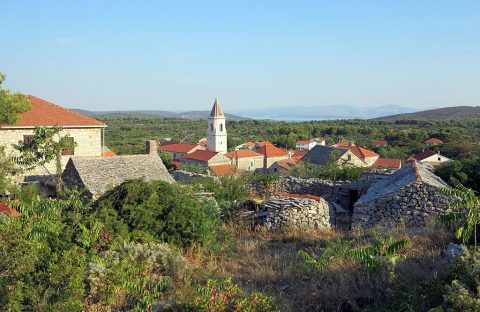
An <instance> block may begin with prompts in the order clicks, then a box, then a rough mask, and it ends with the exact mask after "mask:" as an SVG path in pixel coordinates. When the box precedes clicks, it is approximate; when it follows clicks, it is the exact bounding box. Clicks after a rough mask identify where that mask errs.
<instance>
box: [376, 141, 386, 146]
mask: <svg viewBox="0 0 480 312" xmlns="http://www.w3.org/2000/svg"><path fill="white" fill-rule="evenodd" d="M387 144H388V142H387V141H385V140H373V141H372V145H376V146H379V145H387Z"/></svg>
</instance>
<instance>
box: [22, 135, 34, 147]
mask: <svg viewBox="0 0 480 312" xmlns="http://www.w3.org/2000/svg"><path fill="white" fill-rule="evenodd" d="M33 138H34V136H33V135H24V136H23V143H25V145H30V144H32V142H33Z"/></svg>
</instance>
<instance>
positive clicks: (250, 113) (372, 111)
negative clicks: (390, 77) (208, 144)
mask: <svg viewBox="0 0 480 312" xmlns="http://www.w3.org/2000/svg"><path fill="white" fill-rule="evenodd" d="M414 111H415V110H414V109H412V108H408V107H403V106H399V105H384V106H378V107H366V108H364V107H357V106H353V105H329V106H289V107H275V108H265V109H256V110H238V111H234V113H235V114H237V115H241V116H246V117H250V118H255V119H276V120H290V121H294V120H298V121H301V120H322V119H356V118H359V119H369V118H375V117H380V116H388V115H393V114H403V113H410V112H414Z"/></svg>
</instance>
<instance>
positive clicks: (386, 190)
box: [356, 162, 449, 204]
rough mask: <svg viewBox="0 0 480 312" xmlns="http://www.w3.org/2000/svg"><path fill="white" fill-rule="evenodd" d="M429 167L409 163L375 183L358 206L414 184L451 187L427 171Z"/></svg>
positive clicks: (361, 198)
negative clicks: (421, 183)
mask: <svg viewBox="0 0 480 312" xmlns="http://www.w3.org/2000/svg"><path fill="white" fill-rule="evenodd" d="M427 168H428V167H427V166H424V165H421V164H418V163H415V162H408V163H407V164H406V165H405V166H404V167H403V168H401V169H399V170H397V171H396V172H395V173H394V174H392V175H390V176H386V177H384V178H382V179H380V180H378V181H377V182H375V183H373V184H372V186H370V188H369V189H368V191H367V193H366V194H365V195H363V196H362V197H360V199H359V200H358V201H357V202H356V204H364V203H367V202H370V201H373V200H375V199H377V198H379V197H382V196H385V195H387V194H391V193H395V192H396V191H397V190H399V189H401V188H404V187H406V186H408V185H410V184H411V183H414V182H423V183H426V184H429V185H431V186H434V187H438V188H440V187H449V186H448V184H447V183H445V182H444V181H443V180H442V179H441V178H440V177H438V176H436V175H435V174H433V173H432V172H431V171H430V170H428V169H427Z"/></svg>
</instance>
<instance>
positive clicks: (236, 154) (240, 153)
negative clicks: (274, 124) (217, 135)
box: [225, 150, 263, 158]
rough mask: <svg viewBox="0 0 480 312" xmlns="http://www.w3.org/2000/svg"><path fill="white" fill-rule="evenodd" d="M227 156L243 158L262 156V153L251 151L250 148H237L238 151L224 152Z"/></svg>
mask: <svg viewBox="0 0 480 312" xmlns="http://www.w3.org/2000/svg"><path fill="white" fill-rule="evenodd" d="M225 156H227V157H228V158H244V157H258V156H262V157H263V155H262V154H259V153H257V152H254V151H251V150H238V151H231V152H228V153H226V154H225Z"/></svg>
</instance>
